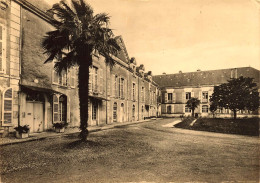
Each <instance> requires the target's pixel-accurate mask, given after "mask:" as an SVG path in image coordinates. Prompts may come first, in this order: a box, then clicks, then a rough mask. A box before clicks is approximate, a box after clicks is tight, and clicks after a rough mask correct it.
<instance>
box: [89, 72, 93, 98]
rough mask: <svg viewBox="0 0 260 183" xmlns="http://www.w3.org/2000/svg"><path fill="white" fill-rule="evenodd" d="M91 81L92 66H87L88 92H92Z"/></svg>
mask: <svg viewBox="0 0 260 183" xmlns="http://www.w3.org/2000/svg"><path fill="white" fill-rule="evenodd" d="M92 81H93V72H92V67H89V82H88V83H89V85H88V90H89V92H90V93H92V92H93V87H92V86H93V85H92Z"/></svg>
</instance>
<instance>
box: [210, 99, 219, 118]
mask: <svg viewBox="0 0 260 183" xmlns="http://www.w3.org/2000/svg"><path fill="white" fill-rule="evenodd" d="M217 109H218V104H217V103H216V102H215V101H212V102H211V103H210V107H209V110H210V111H211V112H212V114H213V118H215V112H216V110H217Z"/></svg>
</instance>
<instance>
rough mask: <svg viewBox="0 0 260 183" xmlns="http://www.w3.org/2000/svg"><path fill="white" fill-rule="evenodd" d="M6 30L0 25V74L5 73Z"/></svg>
mask: <svg viewBox="0 0 260 183" xmlns="http://www.w3.org/2000/svg"><path fill="white" fill-rule="evenodd" d="M5 36H6V28H5V27H4V26H3V25H0V72H4V71H5V65H6V60H5V59H6V54H5V49H6V41H5V40H6V39H5Z"/></svg>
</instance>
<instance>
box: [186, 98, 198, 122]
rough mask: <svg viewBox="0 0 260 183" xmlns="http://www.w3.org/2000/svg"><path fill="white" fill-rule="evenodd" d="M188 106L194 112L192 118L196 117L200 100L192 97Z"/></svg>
mask: <svg viewBox="0 0 260 183" xmlns="http://www.w3.org/2000/svg"><path fill="white" fill-rule="evenodd" d="M186 104H187V107H189V108H190V109H191V111H192V117H194V110H195V109H196V108H197V107H198V106H199V105H200V100H199V99H197V98H194V97H192V98H190V99H189V100H188V101H187V103H186Z"/></svg>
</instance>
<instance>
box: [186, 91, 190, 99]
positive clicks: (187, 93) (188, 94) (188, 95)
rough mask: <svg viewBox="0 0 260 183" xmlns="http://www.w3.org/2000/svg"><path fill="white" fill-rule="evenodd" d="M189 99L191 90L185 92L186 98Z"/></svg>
mask: <svg viewBox="0 0 260 183" xmlns="http://www.w3.org/2000/svg"><path fill="white" fill-rule="evenodd" d="M189 99H191V92H186V100H189Z"/></svg>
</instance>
